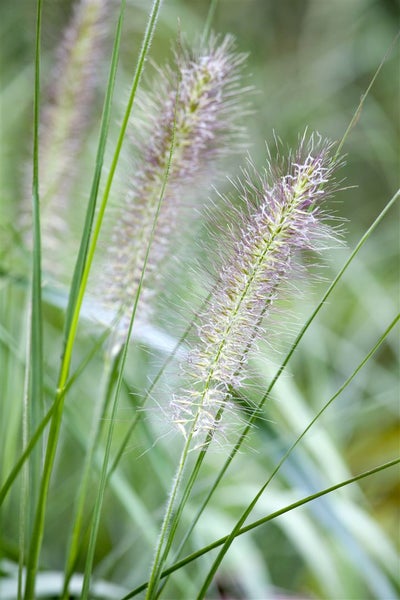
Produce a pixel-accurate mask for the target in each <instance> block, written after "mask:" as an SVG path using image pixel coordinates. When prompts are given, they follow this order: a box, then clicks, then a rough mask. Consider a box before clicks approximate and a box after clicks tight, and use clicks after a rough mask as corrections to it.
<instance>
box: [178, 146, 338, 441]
mask: <svg viewBox="0 0 400 600" xmlns="http://www.w3.org/2000/svg"><path fill="white" fill-rule="evenodd" d="M331 149H332V146H331V145H330V144H329V143H327V142H323V141H322V140H321V139H320V138H319V137H317V136H312V137H311V138H310V139H309V140H308V141H307V140H306V139H305V138H303V139H302V140H301V143H300V145H299V148H298V150H297V152H296V153H295V154H292V155H291V156H290V157H289V160H288V161H287V166H286V168H285V167H284V165H283V164H281V165H275V166H274V165H272V164H271V163H268V166H267V168H266V169H265V171H264V172H263V173H262V174H261V175H257V174H256V173H254V174H252V175H250V174H249V173H245V177H244V181H242V182H240V183H239V184H238V186H237V189H238V191H239V193H240V194H241V196H242V199H243V200H244V201H245V203H246V205H247V207H248V212H247V214H238V217H239V218H240V221H241V223H242V225H241V228H240V231H239V232H238V233H237V234H236V235H235V236H234V237H233V236H232V239H231V243H230V253H229V256H227V258H226V261H225V264H224V266H223V268H222V270H221V272H220V274H219V280H218V283H217V285H216V288H215V291H214V293H213V295H212V298H211V300H210V302H209V305H208V306H207V308H206V310H205V311H204V312H203V314H201V315H200V316H199V325H198V336H199V342H198V344H197V346H196V347H194V348H193V349H192V351H191V352H190V356H189V360H188V364H187V365H186V367H185V370H186V371H187V374H188V376H189V378H190V380H191V383H192V387H191V390H190V392H188V394H187V395H186V396H182V397H178V398H174V401H173V406H172V408H173V412H174V421H175V423H176V424H177V425H178V426H179V428H180V429H181V430H182V431H183V432H184V433H185V435H194V434H202V433H204V432H205V431H208V430H210V429H211V428H213V427H215V426H216V423H215V417H216V415H217V414H218V412H219V411H220V409H221V408H222V409H223V408H224V406H225V405H226V404H227V402H229V399H230V390H232V388H233V387H236V386H239V385H240V383H241V381H242V379H243V377H244V369H243V368H244V366H245V364H246V362H247V356H248V352H249V350H250V349H251V348H252V347H253V346H254V344H256V342H257V340H259V339H260V337H261V336H262V335H263V334H264V333H268V332H267V325H266V323H267V320H266V318H267V317H268V313H269V312H270V310H271V308H272V305H273V304H274V302H275V301H276V299H278V298H279V294H280V292H281V289H282V284H283V283H285V282H289V283H291V282H292V281H293V278H294V279H296V271H298V269H299V261H298V253H299V251H303V250H313V251H318V250H319V249H320V248H321V242H322V241H323V240H326V239H327V238H329V237H331V236H332V230H331V229H330V228H329V227H327V226H326V225H324V224H323V222H322V215H323V212H322V206H323V203H324V201H325V200H326V198H327V197H328V196H330V195H331V193H332V191H333V189H334V187H335V185H334V183H333V179H332V178H333V173H334V170H335V168H336V166H337V162H336V161H335V160H334V159H333V158H332V157H331ZM283 169H285V170H283ZM254 206H256V208H252V207H254Z"/></svg>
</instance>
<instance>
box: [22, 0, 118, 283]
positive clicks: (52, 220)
mask: <svg viewBox="0 0 400 600" xmlns="http://www.w3.org/2000/svg"><path fill="white" fill-rule="evenodd" d="M109 4H110V2H109V0H80V2H78V3H77V4H76V5H75V7H74V11H73V15H72V19H71V22H70V24H69V25H68V27H67V29H66V31H65V33H64V36H63V40H62V42H61V44H60V46H59V48H58V51H57V60H56V64H55V67H54V70H53V73H52V78H51V81H50V88H49V90H48V100H47V104H46V105H45V107H44V110H43V116H42V119H41V138H40V165H39V166H40V198H41V210H42V241H43V250H44V252H43V259H44V264H45V267H46V269H47V270H48V271H50V272H51V273H53V274H54V275H55V276H60V272H59V265H58V264H57V263H58V262H59V261H58V260H57V259H58V258H60V257H62V256H63V255H64V254H65V246H64V243H63V242H65V241H66V239H65V238H66V235H67V234H68V233H69V231H68V229H69V228H68V221H69V219H68V213H69V211H70V210H71V206H70V200H69V198H68V194H69V192H70V190H71V185H72V183H73V180H74V176H75V175H76V173H77V168H76V166H77V164H78V163H77V156H78V155H79V152H80V150H81V148H82V145H83V142H84V137H85V132H86V131H87V128H88V124H89V122H90V118H91V112H92V109H93V99H94V94H95V90H96V86H97V84H98V78H99V66H100V64H101V60H102V57H103V50H104V40H105V36H106V33H107V15H108V12H109ZM27 197H29V194H27ZM27 213H28V211H26V213H25V214H23V215H22V223H21V224H22V227H23V229H25V228H26V230H27V231H26V235H25V237H26V242H27V245H28V246H30V244H31V241H30V239H29V235H30V233H29V230H30V226H28V225H30V218H31V217H30V214H29V213H28V214H27Z"/></svg>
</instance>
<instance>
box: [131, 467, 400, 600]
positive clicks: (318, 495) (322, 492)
mask: <svg viewBox="0 0 400 600" xmlns="http://www.w3.org/2000/svg"><path fill="white" fill-rule="evenodd" d="M399 464H400V458H395V459H393V460H391V461H388V462H386V463H383V464H381V465H379V466H378V467H374V468H373V469H369V470H368V471H364V472H363V473H359V474H358V475H355V476H354V477H350V478H349V479H346V480H344V481H341V482H340V483H336V484H335V485H332V486H330V487H328V488H325V489H323V490H320V491H319V492H316V493H315V494H311V495H309V496H306V497H305V498H302V499H301V500H297V501H296V502H293V503H292V504H289V505H287V506H285V507H283V508H280V509H279V510H277V511H275V512H273V513H270V514H269V515H267V516H265V517H262V518H261V519H257V521H253V522H252V523H249V524H248V525H246V526H244V527H241V528H240V529H239V531H238V532H237V533H236V536H235V537H239V536H240V535H243V534H244V533H248V532H249V531H252V530H253V529H256V528H257V527H260V526H261V525H265V524H266V523H269V522H270V521H273V520H274V519H276V518H277V517H280V516H282V515H284V514H286V513H288V512H290V511H291V510H294V509H296V508H299V507H300V506H304V505H305V504H308V503H309V502H312V501H313V500H317V499H318V498H321V497H322V496H326V495H327V494H330V493H332V492H334V491H335V490H339V489H341V488H343V487H346V486H347V485H350V484H352V483H356V482H357V481H361V480H362V479H365V478H366V477H370V476H371V475H375V474H376V473H380V472H381V471H384V470H385V469H389V468H391V467H395V466H396V465H399ZM228 538H229V536H227V535H226V536H224V537H222V538H219V539H218V540H216V541H215V542H212V543H211V544H208V545H207V546H204V548H201V549H200V550H197V551H196V552H193V553H192V554H189V555H188V556H185V557H184V558H182V559H181V560H180V561H179V562H176V563H175V564H173V565H171V566H170V567H168V568H167V569H165V570H164V571H163V572H162V573H161V578H164V577H167V576H168V575H171V573H174V572H175V571H178V570H179V569H182V567H185V566H186V565H188V564H189V563H191V562H193V561H194V560H196V559H198V558H200V557H201V556H204V555H205V554H207V553H208V552H211V550H214V549H215V548H219V547H220V546H222V545H223V544H224V543H225V542H226V541H227V540H228ZM147 585H148V582H146V583H143V584H142V585H140V586H138V587H137V588H135V589H134V590H132V591H131V592H130V593H129V594H127V595H126V596H124V597H123V598H121V600H129V598H134V597H135V596H137V594H140V592H143V590H145V589H146V588H147Z"/></svg>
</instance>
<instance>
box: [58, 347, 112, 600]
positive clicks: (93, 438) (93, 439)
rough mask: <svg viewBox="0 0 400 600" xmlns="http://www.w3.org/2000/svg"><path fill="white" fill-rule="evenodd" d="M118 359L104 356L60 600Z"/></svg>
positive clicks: (65, 596) (78, 539)
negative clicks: (101, 390) (101, 378)
mask: <svg viewBox="0 0 400 600" xmlns="http://www.w3.org/2000/svg"><path fill="white" fill-rule="evenodd" d="M119 359H120V354H118V355H115V356H113V357H112V358H111V357H110V356H107V357H106V364H105V370H104V374H103V382H104V383H103V385H102V387H103V389H104V392H103V394H102V401H101V402H99V403H97V405H96V407H95V410H94V413H93V415H92V422H93V429H92V432H91V435H90V439H89V441H88V443H87V446H86V448H85V451H86V452H85V462H84V465H83V470H82V477H81V481H80V486H79V490H78V492H77V496H76V506H75V514H74V521H73V526H72V535H71V540H70V544H69V551H68V556H67V561H66V565H65V577H64V587H63V592H62V596H61V598H62V600H68V598H69V592H68V587H69V582H70V580H71V577H72V575H73V573H74V570H75V566H76V561H77V558H78V554H79V548H80V542H81V539H82V523H83V515H84V509H85V504H86V498H87V491H88V486H89V480H90V477H91V474H92V471H93V467H94V465H95V453H96V449H97V444H98V442H99V439H100V435H101V431H102V425H103V424H104V416H105V414H106V412H107V406H108V404H109V401H110V398H111V392H112V389H113V383H114V380H115V375H116V372H117V369H118V364H119Z"/></svg>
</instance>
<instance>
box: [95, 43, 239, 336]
mask: <svg viewBox="0 0 400 600" xmlns="http://www.w3.org/2000/svg"><path fill="white" fill-rule="evenodd" d="M244 58H245V57H244V55H242V54H237V53H236V52H235V51H234V45H233V40H232V38H231V37H230V36H227V37H226V38H224V39H223V40H222V41H220V40H218V38H213V39H212V40H211V41H209V42H208V43H207V45H202V46H201V47H200V48H199V49H198V50H197V51H196V52H192V51H190V50H188V49H183V48H182V47H181V46H180V47H179V48H178V50H177V51H176V53H175V66H174V68H171V67H165V68H163V69H158V81H155V82H154V83H153V85H152V91H151V92H150V93H148V94H144V95H142V96H141V98H140V109H141V110H140V112H141V113H142V115H143V116H142V118H141V123H140V127H139V128H138V130H137V129H134V128H133V130H132V131H131V136H133V134H134V136H135V137H134V138H133V141H134V146H135V149H136V154H137V155H138V159H137V160H136V164H135V165H134V168H133V169H132V176H131V180H130V192H129V194H128V195H127V198H126V201H125V203H124V205H123V207H122V209H121V211H120V214H119V216H118V218H117V219H116V224H115V227H114V230H113V233H112V241H111V244H110V245H109V250H108V255H107V256H106V264H107V267H106V269H105V273H104V276H103V285H102V287H103V288H104V289H105V295H104V297H105V301H106V305H107V306H108V307H112V308H113V310H120V311H121V314H122V317H121V320H120V323H119V328H118V329H119V333H120V337H121V339H123V338H124V336H125V335H126V332H127V329H128V325H129V319H130V313H131V309H132V305H133V301H134V298H135V295H136V293H137V289H138V283H139V280H140V277H141V273H142V270H143V266H144V258H145V254H146V250H147V246H148V243H149V239H150V237H151V232H152V229H153V224H154V218H155V213H156V207H157V205H158V203H159V199H160V193H161V189H162V187H163V182H164V178H165V175H166V169H167V166H168V164H169V158H170V151H171V144H172V139H174V144H173V146H174V147H173V154H172V159H171V164H170V165H169V167H170V168H169V176H168V181H167V185H166V188H165V193H164V197H163V201H162V205H161V209H160V212H159V215H158V221H157V227H156V229H155V233H154V241H153V243H152V247H151V251H150V255H149V261H148V263H147V268H146V286H145V288H144V298H143V297H142V302H141V312H140V316H141V317H142V318H143V316H144V313H143V309H145V311H146V312H148V310H149V296H150V295H151V293H152V290H153V289H154V288H155V287H156V286H155V283H156V279H157V277H158V273H159V271H160V266H161V263H162V261H163V259H164V258H165V257H166V256H167V254H168V249H169V247H170V244H171V237H172V233H173V232H174V231H176V230H177V228H178V226H179V224H180V223H181V222H182V221H181V219H182V217H181V216H180V214H179V210H180V208H183V207H184V205H185V204H186V206H188V204H189V202H188V198H189V197H190V195H191V194H192V188H193V187H194V184H195V183H200V184H201V183H203V184H204V182H200V176H203V177H207V178H209V177H210V175H211V174H212V172H213V170H215V166H216V160H217V159H218V158H220V157H221V156H224V155H227V154H229V153H230V152H233V151H235V150H237V149H238V147H239V141H240V139H241V137H242V132H243V129H242V127H241V126H239V125H238V123H237V122H238V116H239V114H241V113H243V104H242V103H241V101H240V97H241V95H242V93H243V88H241V86H240V83H239V76H240V68H241V66H242V64H243V62H244ZM132 125H134V123H133V124H132ZM136 125H137V124H136ZM203 189H204V186H203ZM110 282H112V283H111V284H110ZM145 316H146V315H145Z"/></svg>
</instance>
